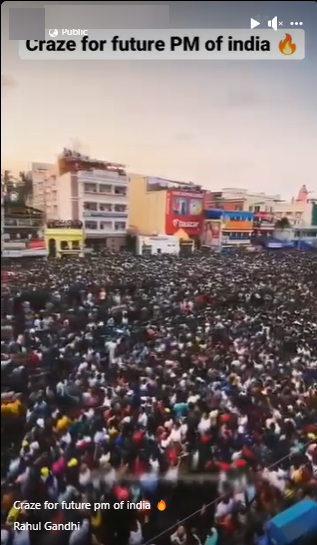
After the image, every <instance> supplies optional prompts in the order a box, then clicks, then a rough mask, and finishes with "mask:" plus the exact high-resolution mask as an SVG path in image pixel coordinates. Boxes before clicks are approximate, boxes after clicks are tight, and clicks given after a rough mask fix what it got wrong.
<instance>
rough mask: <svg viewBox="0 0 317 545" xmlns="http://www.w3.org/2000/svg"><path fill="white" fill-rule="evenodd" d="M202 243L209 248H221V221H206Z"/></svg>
mask: <svg viewBox="0 0 317 545" xmlns="http://www.w3.org/2000/svg"><path fill="white" fill-rule="evenodd" d="M202 245H203V246H206V247H208V248H219V246H221V222H220V221H216V220H214V221H212V220H211V221H205V222H204V232H203V237H202Z"/></svg>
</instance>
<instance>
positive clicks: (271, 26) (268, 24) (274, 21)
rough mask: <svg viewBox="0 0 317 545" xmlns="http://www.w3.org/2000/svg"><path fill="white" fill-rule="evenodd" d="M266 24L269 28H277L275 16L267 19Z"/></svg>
mask: <svg viewBox="0 0 317 545" xmlns="http://www.w3.org/2000/svg"><path fill="white" fill-rule="evenodd" d="M267 26H269V27H270V28H273V30H277V17H274V19H272V21H268V22H267Z"/></svg>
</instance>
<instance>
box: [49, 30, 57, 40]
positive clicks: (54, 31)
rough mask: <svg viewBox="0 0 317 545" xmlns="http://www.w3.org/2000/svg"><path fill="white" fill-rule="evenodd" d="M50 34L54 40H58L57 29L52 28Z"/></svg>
mask: <svg viewBox="0 0 317 545" xmlns="http://www.w3.org/2000/svg"><path fill="white" fill-rule="evenodd" d="M48 33H49V35H50V36H51V37H52V38H56V36H58V30H57V28H51V30H49V31H48Z"/></svg>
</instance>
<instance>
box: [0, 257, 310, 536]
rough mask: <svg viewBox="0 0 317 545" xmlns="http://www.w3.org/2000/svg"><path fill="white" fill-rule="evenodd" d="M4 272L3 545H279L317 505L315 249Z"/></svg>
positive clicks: (34, 266) (58, 263) (54, 264)
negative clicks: (269, 542) (284, 525)
mask: <svg viewBox="0 0 317 545" xmlns="http://www.w3.org/2000/svg"><path fill="white" fill-rule="evenodd" d="M4 266H5V267H6V276H5V278H6V282H3V283H2V296H1V300H2V305H1V306H2V323H1V326H2V330H1V333H2V334H1V379H2V383H1V435H2V441H1V444H2V447H1V479H2V486H1V496H2V502H1V516H2V531H1V545H2V544H7V545H11V544H12V545H29V544H30V545H37V544H38V543H40V541H41V540H43V539H45V543H47V545H91V544H93V545H98V544H101V545H141V544H147V545H149V544H153V545H194V544H196V545H204V544H205V543H206V544H208V545H215V544H216V543H218V544H220V545H222V544H225V545H230V544H231V543H232V544H238V543H239V544H240V543H241V544H242V543H243V544H244V545H248V544H264V543H266V542H265V536H264V532H265V530H264V529H265V524H266V522H267V520H268V519H269V518H270V517H272V516H273V515H274V514H276V513H277V512H279V511H281V510H282V509H284V508H285V506H288V505H291V504H292V503H293V502H296V501H298V500H299V499H301V498H304V497H309V498H315V497H316V491H317V392H316V385H317V258H316V255H314V254H295V253H294V254H286V253H261V254H238V253H237V254H233V255H223V254H219V255H211V256H210V255H208V256H203V255H200V254H197V255H193V256H192V257H187V258H185V257H184V258H176V257H171V256H157V257H149V258H145V257H134V256H132V255H129V254H124V253H122V254H120V255H119V254H117V255H110V254H107V255H104V256H99V257H98V258H93V257H90V258H87V259H86V258H85V259H76V258H65V260H47V261H36V260H33V261H30V262H28V261H23V262H22V263H21V262H18V261H13V262H11V263H8V264H7V265H5V264H3V267H4ZM161 500H162V501H163V502H165V505H166V509H165V510H164V511H160V510H158V509H157V504H158V503H159V502H160V501H161ZM16 501H18V502H19V501H26V502H37V503H39V504H40V505H41V509H40V510H36V511H35V510H34V509H33V510H32V509H25V508H23V507H22V508H20V507H21V506H20V504H16V503H15V502H16ZM45 501H47V502H51V504H52V506H53V507H54V508H52V509H50V510H47V509H46V510H45V509H44V507H43V506H44V502H45ZM72 501H73V502H75V503H77V504H83V503H91V504H95V503H96V502H98V503H100V502H104V503H106V502H108V503H109V504H110V506H111V507H110V509H89V508H81V509H65V508H62V506H65V504H68V503H70V502H72ZM128 501H130V502H134V503H137V504H138V508H135V509H133V508H132V509H128V507H127V505H128V504H127V502H128ZM62 502H64V503H62ZM119 502H123V505H124V508H123V509H115V508H114V507H113V505H114V504H115V503H119ZM138 502H143V503H138ZM144 502H149V504H150V509H147V508H146V507H148V505H147V504H145V503H144ZM79 507H80V506H79ZM17 521H20V522H21V524H22V523H25V522H30V523H32V524H36V523H38V522H39V521H42V522H43V524H44V522H47V521H50V522H51V523H52V524H63V523H64V524H66V523H68V522H73V523H75V524H77V527H76V528H77V529H68V530H66V529H65V530H62V529H59V530H54V529H45V530H44V529H43V530H37V531H36V530H33V529H31V530H30V529H20V530H18V529H15V525H14V522H17ZM60 528H61V527H60Z"/></svg>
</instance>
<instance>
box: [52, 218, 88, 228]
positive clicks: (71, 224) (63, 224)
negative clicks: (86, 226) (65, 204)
mask: <svg viewBox="0 0 317 545" xmlns="http://www.w3.org/2000/svg"><path fill="white" fill-rule="evenodd" d="M46 227H48V229H82V228H83V223H82V222H81V221H79V220H68V221H63V220H48V221H47V223H46Z"/></svg>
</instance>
